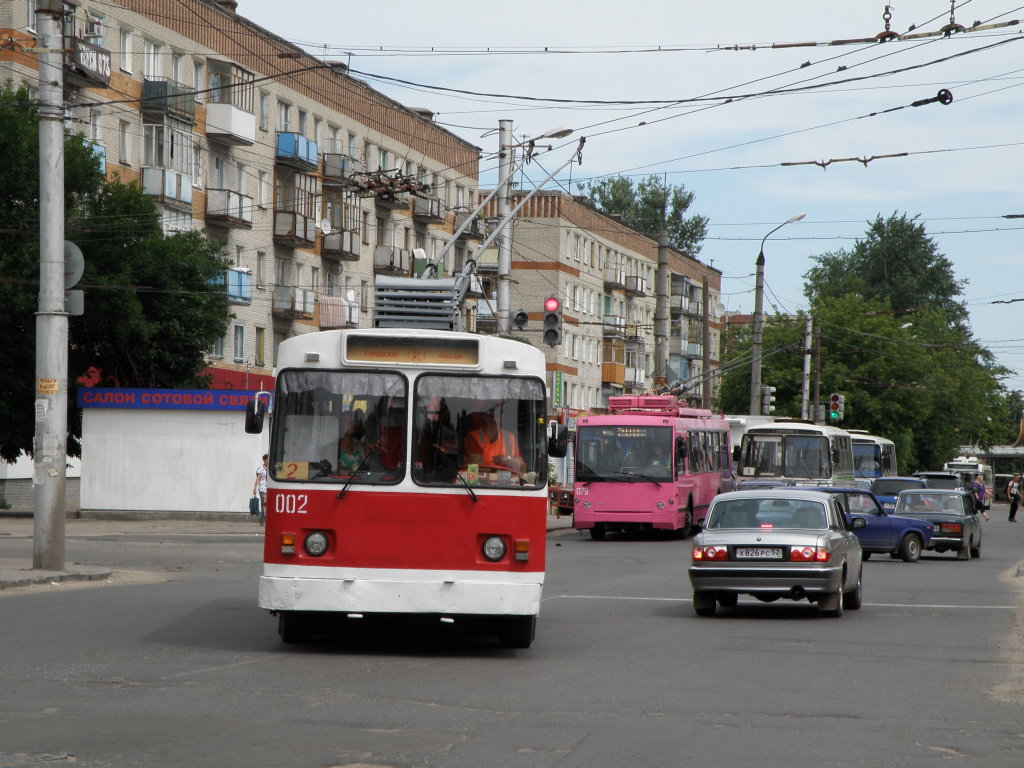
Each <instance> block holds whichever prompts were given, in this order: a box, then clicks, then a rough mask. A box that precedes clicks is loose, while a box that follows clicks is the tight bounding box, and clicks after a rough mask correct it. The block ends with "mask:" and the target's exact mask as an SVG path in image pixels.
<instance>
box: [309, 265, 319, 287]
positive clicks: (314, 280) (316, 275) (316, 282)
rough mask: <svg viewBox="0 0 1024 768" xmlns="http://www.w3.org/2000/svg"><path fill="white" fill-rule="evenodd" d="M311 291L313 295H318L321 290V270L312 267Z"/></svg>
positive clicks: (310, 269)
mask: <svg viewBox="0 0 1024 768" xmlns="http://www.w3.org/2000/svg"><path fill="white" fill-rule="evenodd" d="M309 289H310V290H311V291H312V292H313V293H317V292H318V291H319V290H320V268H319V267H310V268H309Z"/></svg>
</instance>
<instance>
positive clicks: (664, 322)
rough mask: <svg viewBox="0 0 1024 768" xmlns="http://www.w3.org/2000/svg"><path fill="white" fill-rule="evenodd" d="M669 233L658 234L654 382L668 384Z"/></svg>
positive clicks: (655, 283)
mask: <svg viewBox="0 0 1024 768" xmlns="http://www.w3.org/2000/svg"><path fill="white" fill-rule="evenodd" d="M669 279H670V278H669V273H668V231H667V230H664V229H662V230H661V231H660V232H658V271H657V272H655V273H654V381H655V384H656V385H659V386H660V385H662V384H667V383H668V295H669Z"/></svg>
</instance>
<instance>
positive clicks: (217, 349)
mask: <svg viewBox="0 0 1024 768" xmlns="http://www.w3.org/2000/svg"><path fill="white" fill-rule="evenodd" d="M210 357H218V358H219V357H224V337H223V336H221V337H220V338H219V339H217V340H216V341H215V342H213V344H212V345H211V346H210Z"/></svg>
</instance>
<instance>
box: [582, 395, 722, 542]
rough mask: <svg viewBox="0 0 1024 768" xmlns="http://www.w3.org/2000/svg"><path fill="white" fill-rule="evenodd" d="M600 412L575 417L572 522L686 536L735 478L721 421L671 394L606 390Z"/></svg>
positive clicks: (598, 534) (597, 530)
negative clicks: (608, 394)
mask: <svg viewBox="0 0 1024 768" xmlns="http://www.w3.org/2000/svg"><path fill="white" fill-rule="evenodd" d="M608 411H609V412H608V413H607V414H601V415H590V416H584V417H582V418H580V419H579V420H578V421H577V424H576V482H575V488H574V505H573V526H574V527H575V528H577V529H580V530H583V529H586V530H588V531H590V535H591V537H592V538H594V539H603V538H604V535H605V532H607V531H615V530H625V529H630V528H656V529H661V530H666V531H674V532H676V533H677V534H678V535H680V536H686V535H687V534H688V533H689V532H690V531H691V530H692V529H693V528H694V527H697V526H700V525H701V524H702V522H703V520H704V515H705V513H706V512H707V508H708V505H709V504H710V503H711V499H712V498H714V496H715V494H717V493H720V492H722V491H729V490H732V489H733V487H734V485H735V483H734V478H733V473H732V462H731V458H730V457H731V455H732V451H731V449H730V445H729V424H728V422H727V421H726V420H725V418H724V417H723V416H718V415H715V414H712V413H711V411H707V410H703V409H699V408H688V407H686V406H684V405H683V404H682V403H680V402H679V400H678V399H677V398H676V397H674V396H672V395H637V396H633V395H629V396H621V397H609V398H608Z"/></svg>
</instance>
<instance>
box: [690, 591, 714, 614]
mask: <svg viewBox="0 0 1024 768" xmlns="http://www.w3.org/2000/svg"><path fill="white" fill-rule="evenodd" d="M693 610H694V612H695V613H696V614H697V615H698V616H714V615H715V593H714V592H694V593H693Z"/></svg>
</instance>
